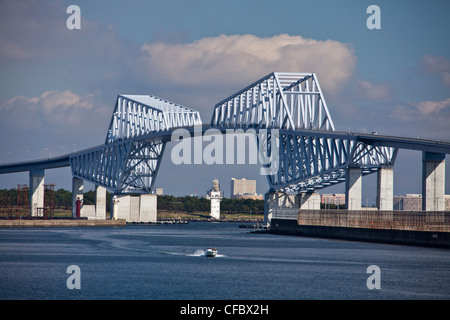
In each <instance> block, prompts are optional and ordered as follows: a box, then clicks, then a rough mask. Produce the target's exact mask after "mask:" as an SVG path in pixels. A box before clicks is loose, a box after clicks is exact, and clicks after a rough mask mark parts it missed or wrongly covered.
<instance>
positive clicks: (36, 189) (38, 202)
mask: <svg viewBox="0 0 450 320" xmlns="http://www.w3.org/2000/svg"><path fill="white" fill-rule="evenodd" d="M29 190H30V194H29V197H30V199H29V203H30V216H31V217H37V216H39V215H41V214H43V213H44V212H39V210H44V170H43V169H33V170H30V189H29Z"/></svg>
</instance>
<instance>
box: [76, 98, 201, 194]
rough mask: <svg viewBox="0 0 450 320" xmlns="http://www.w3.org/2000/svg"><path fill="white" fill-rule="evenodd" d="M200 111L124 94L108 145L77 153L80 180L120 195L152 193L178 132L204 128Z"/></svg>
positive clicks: (114, 114) (162, 100)
mask: <svg viewBox="0 0 450 320" xmlns="http://www.w3.org/2000/svg"><path fill="white" fill-rule="evenodd" d="M201 124H202V122H201V118H200V114H199V112H198V111H195V110H192V109H189V108H187V107H184V106H181V105H178V104H176V103H173V102H170V101H167V100H165V99H161V98H158V97H155V96H152V95H119V96H118V97H117V101H116V105H115V108H114V111H113V114H112V117H111V121H110V125H109V129H108V132H107V136H106V141H105V144H104V145H100V146H97V147H95V148H92V149H88V150H85V151H80V152H77V153H76V154H73V155H71V157H70V165H71V168H72V174H73V176H74V177H78V178H81V179H85V180H87V181H90V182H93V183H95V184H96V185H100V186H103V187H105V188H107V189H109V190H111V191H113V192H115V193H130V192H136V193H151V192H152V191H153V189H154V185H155V179H156V175H157V173H158V170H159V166H160V163H161V161H162V157H163V154H164V150H165V146H166V143H167V141H168V138H167V136H170V133H171V131H172V130H173V129H176V128H180V127H192V126H197V125H201Z"/></svg>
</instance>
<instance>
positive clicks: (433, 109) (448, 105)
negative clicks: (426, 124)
mask: <svg viewBox="0 0 450 320" xmlns="http://www.w3.org/2000/svg"><path fill="white" fill-rule="evenodd" d="M414 106H415V107H416V108H418V109H419V110H420V112H421V113H423V114H432V113H439V112H441V111H443V110H444V109H450V98H447V99H446V100H442V101H420V102H418V103H414Z"/></svg>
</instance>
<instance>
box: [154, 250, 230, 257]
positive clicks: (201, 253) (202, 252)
mask: <svg viewBox="0 0 450 320" xmlns="http://www.w3.org/2000/svg"><path fill="white" fill-rule="evenodd" d="M161 253H164V254H169V255H174V256H186V257H206V250H202V249H197V250H195V252H193V253H184V252H161ZM220 257H226V256H225V255H224V254H217V255H216V258H220Z"/></svg>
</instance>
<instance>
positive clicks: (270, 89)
mask: <svg viewBox="0 0 450 320" xmlns="http://www.w3.org/2000/svg"><path fill="white" fill-rule="evenodd" d="M211 126H212V127H216V128H221V129H222V130H223V129H226V128H236V127H239V128H242V127H244V128H246V127H247V128H248V127H251V128H257V129H258V128H259V129H265V130H268V131H267V139H266V143H267V145H265V146H264V149H266V150H267V155H266V156H268V157H269V158H270V159H271V161H269V162H268V163H267V164H266V165H265V167H267V168H271V170H273V171H272V172H271V174H268V175H267V178H268V182H269V185H270V189H271V190H280V191H284V192H294V193H297V192H311V191H314V190H316V189H320V188H324V187H327V186H330V185H332V184H336V183H340V182H343V181H345V179H346V175H347V171H346V168H348V167H349V166H359V167H361V168H362V173H363V174H369V173H373V172H376V171H377V170H379V168H380V167H381V166H382V165H387V166H392V165H393V164H394V161H395V158H396V154H397V150H398V148H391V147H384V146H373V145H371V144H368V143H365V142H363V141H362V140H360V139H359V137H358V136H354V135H351V134H345V133H344V134H339V135H336V134H335V133H334V131H335V128H334V124H333V121H332V119H331V116H330V113H329V110H328V107H327V104H326V102H325V98H324V96H323V94H322V90H321V88H320V85H319V81H318V79H317V75H316V74H314V73H280V72H274V73H271V74H269V75H267V76H265V77H264V78H262V79H260V80H258V81H256V82H255V83H253V84H251V85H249V86H247V87H246V88H244V89H242V90H241V91H239V92H237V93H235V94H233V95H231V96H230V97H228V98H227V99H224V100H223V101H221V102H219V103H218V104H216V106H215V108H214V112H213V115H212V119H211ZM274 143H277V145H276V146H274V145H273V144H274ZM258 145H259V146H261V143H258ZM275 147H276V148H275ZM274 152H278V153H277V154H274Z"/></svg>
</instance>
